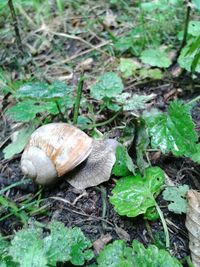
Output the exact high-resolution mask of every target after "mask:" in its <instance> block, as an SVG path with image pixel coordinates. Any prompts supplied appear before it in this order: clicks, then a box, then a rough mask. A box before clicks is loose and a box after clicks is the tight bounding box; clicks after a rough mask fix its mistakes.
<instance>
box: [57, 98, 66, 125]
mask: <svg viewBox="0 0 200 267" xmlns="http://www.w3.org/2000/svg"><path fill="white" fill-rule="evenodd" d="M55 103H56V107H57V109H58V112H59V116H60V119H61V120H62V121H65V118H64V115H63V113H62V111H61V109H60V105H59V103H58V101H56V100H55Z"/></svg>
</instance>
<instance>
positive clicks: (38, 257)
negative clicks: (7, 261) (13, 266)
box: [9, 229, 47, 267]
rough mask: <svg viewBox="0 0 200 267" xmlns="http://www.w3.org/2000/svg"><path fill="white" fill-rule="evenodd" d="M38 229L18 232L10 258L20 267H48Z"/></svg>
mask: <svg viewBox="0 0 200 267" xmlns="http://www.w3.org/2000/svg"><path fill="white" fill-rule="evenodd" d="M40 235H41V231H39V230H38V229H25V230H21V231H19V232H17V233H16V234H15V236H14V239H13V240H12V241H11V246H10V249H9V254H10V256H12V257H13V259H14V260H15V261H16V262H18V263H19V264H20V267H27V266H32V267H46V266H47V259H46V257H45V254H44V250H43V241H42V239H40Z"/></svg>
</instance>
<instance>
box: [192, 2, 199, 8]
mask: <svg viewBox="0 0 200 267" xmlns="http://www.w3.org/2000/svg"><path fill="white" fill-rule="evenodd" d="M192 3H193V5H194V6H195V7H196V9H198V10H200V0H192Z"/></svg>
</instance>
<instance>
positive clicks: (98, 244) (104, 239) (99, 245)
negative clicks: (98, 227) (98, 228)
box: [93, 234, 112, 254]
mask: <svg viewBox="0 0 200 267" xmlns="http://www.w3.org/2000/svg"><path fill="white" fill-rule="evenodd" d="M111 240H112V236H111V235H110V234H106V235H101V236H100V238H99V239H97V240H96V241H94V243H93V246H94V249H95V251H96V253H97V254H99V252H100V251H101V250H102V249H103V247H104V246H105V245H106V244H108V242H110V241H111Z"/></svg>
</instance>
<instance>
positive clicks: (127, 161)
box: [112, 144, 135, 176]
mask: <svg viewBox="0 0 200 267" xmlns="http://www.w3.org/2000/svg"><path fill="white" fill-rule="evenodd" d="M131 173H135V166H134V164H133V161H132V159H131V157H130V156H129V154H128V151H127V149H126V147H124V146H123V145H121V144H120V145H118V146H117V149H116V161H115V165H114V166H113V169H112V174H114V175H116V176H127V175H129V174H131Z"/></svg>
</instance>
